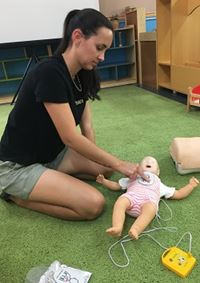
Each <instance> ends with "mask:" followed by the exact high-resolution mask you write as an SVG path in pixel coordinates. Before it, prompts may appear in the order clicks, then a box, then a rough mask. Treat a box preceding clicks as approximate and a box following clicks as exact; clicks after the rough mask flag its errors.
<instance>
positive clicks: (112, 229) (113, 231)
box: [106, 227, 122, 237]
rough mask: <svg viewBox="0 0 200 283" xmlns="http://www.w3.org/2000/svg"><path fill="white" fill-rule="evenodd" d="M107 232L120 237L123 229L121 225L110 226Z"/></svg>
mask: <svg viewBox="0 0 200 283" xmlns="http://www.w3.org/2000/svg"><path fill="white" fill-rule="evenodd" d="M106 233H107V234H109V235H110V236H113V237H120V236H121V234H122V229H121V228H120V227H110V228H108V229H107V230H106Z"/></svg>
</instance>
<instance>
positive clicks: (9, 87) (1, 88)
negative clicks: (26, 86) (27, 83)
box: [0, 80, 20, 96]
mask: <svg viewBox="0 0 200 283" xmlns="http://www.w3.org/2000/svg"><path fill="white" fill-rule="evenodd" d="M19 83H20V81H19V80H18V81H10V82H9V81H7V82H0V96H1V95H4V94H14V93H16V91H17V88H18V86H19Z"/></svg>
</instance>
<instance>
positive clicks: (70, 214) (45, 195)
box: [11, 169, 105, 220]
mask: <svg viewBox="0 0 200 283" xmlns="http://www.w3.org/2000/svg"><path fill="white" fill-rule="evenodd" d="M11 199H12V200H13V201H14V202H15V203H16V204H18V205H19V206H21V207H24V208H29V209H32V210H35V211H38V212H42V213H46V214H48V215H51V216H55V217H59V218H62V219H69V220H81V219H94V218H96V217H97V216H98V215H99V214H100V213H101V212H102V210H103V207H104V203H105V201H104V197H103V195H102V194H101V193H100V192H99V191H98V190H96V189H95V188H94V187H92V186H90V185H89V184H87V183H85V182H83V181H81V180H79V179H77V178H74V177H72V176H69V175H67V174H64V173H61V172H58V171H55V170H51V169H47V170H46V171H45V172H44V173H43V174H42V175H41V177H40V178H39V180H38V182H37V184H36V185H35V187H34V189H33V191H32V192H31V194H30V195H29V199H28V200H21V199H18V198H16V197H11Z"/></svg>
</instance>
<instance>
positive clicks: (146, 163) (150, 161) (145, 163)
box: [140, 156, 160, 176]
mask: <svg viewBox="0 0 200 283" xmlns="http://www.w3.org/2000/svg"><path fill="white" fill-rule="evenodd" d="M140 167H141V169H142V170H143V171H148V172H151V173H154V174H156V175H157V176H158V175H159V174H160V169H159V166H158V162H157V160H156V159H155V158H154V157H152V156H146V157H144V159H143V160H142V161H141V162H140Z"/></svg>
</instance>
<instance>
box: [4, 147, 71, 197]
mask: <svg viewBox="0 0 200 283" xmlns="http://www.w3.org/2000/svg"><path fill="white" fill-rule="evenodd" d="M66 151H67V148H66V147H65V148H64V149H63V150H62V151H61V152H60V153H59V154H58V156H57V157H56V158H55V159H54V160H53V161H52V162H49V163H46V164H39V163H35V164H31V165H29V166H23V165H20V164H18V163H15V162H11V161H1V160H0V197H3V198H4V196H5V195H6V196H7V195H13V196H16V197H18V198H21V199H28V197H29V194H30V193H31V192H32V190H33V188H34V186H35V185H36V183H37V181H38V180H39V178H40V176H41V175H42V174H43V173H44V171H45V170H47V169H49V168H50V169H55V170H56V169H57V168H58V166H59V164H60V163H61V161H62V159H63V157H64V155H65V153H66Z"/></svg>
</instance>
